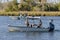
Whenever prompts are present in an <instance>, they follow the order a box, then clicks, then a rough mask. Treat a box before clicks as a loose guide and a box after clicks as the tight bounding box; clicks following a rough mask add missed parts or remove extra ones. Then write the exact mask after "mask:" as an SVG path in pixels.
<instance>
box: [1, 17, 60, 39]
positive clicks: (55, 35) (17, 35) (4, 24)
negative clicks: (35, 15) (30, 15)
mask: <svg viewBox="0 0 60 40" xmlns="http://www.w3.org/2000/svg"><path fill="white" fill-rule="evenodd" d="M41 19H42V22H43V26H44V27H48V26H49V24H48V23H49V20H50V19H53V20H54V24H55V29H57V30H60V17H59V16H45V17H43V16H41ZM35 22H37V21H35ZM8 24H11V25H23V24H24V20H12V19H11V18H10V17H8V16H0V40H60V31H54V32H9V31H8Z"/></svg>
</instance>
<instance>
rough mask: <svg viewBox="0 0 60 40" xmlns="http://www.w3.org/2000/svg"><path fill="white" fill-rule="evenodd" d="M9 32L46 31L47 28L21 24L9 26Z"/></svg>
mask: <svg viewBox="0 0 60 40" xmlns="http://www.w3.org/2000/svg"><path fill="white" fill-rule="evenodd" d="M9 31H10V32H15V31H20V32H48V31H49V29H48V28H36V27H22V26H9Z"/></svg>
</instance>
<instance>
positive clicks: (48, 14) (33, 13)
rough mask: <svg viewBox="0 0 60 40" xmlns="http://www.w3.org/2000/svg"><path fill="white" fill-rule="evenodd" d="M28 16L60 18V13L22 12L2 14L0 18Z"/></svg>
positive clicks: (0, 13)
mask: <svg viewBox="0 0 60 40" xmlns="http://www.w3.org/2000/svg"><path fill="white" fill-rule="evenodd" d="M20 13H22V15H24V14H27V15H28V16H33V15H34V16H60V12H45V11H40V12H39V11H20V12H0V16H19V14H20Z"/></svg>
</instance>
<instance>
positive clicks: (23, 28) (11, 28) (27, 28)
mask: <svg viewBox="0 0 60 40" xmlns="http://www.w3.org/2000/svg"><path fill="white" fill-rule="evenodd" d="M26 19H32V20H40V17H30V16H29V17H27V18H26ZM8 28H9V31H10V32H14V31H20V32H48V31H49V28H45V27H41V28H37V26H36V25H35V26H32V27H31V26H27V25H19V26H18V25H17V26H15V25H10V24H9V25H8Z"/></svg>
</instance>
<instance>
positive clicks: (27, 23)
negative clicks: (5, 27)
mask: <svg viewBox="0 0 60 40" xmlns="http://www.w3.org/2000/svg"><path fill="white" fill-rule="evenodd" d="M26 25H27V27H29V21H28V19H27V20H26Z"/></svg>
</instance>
